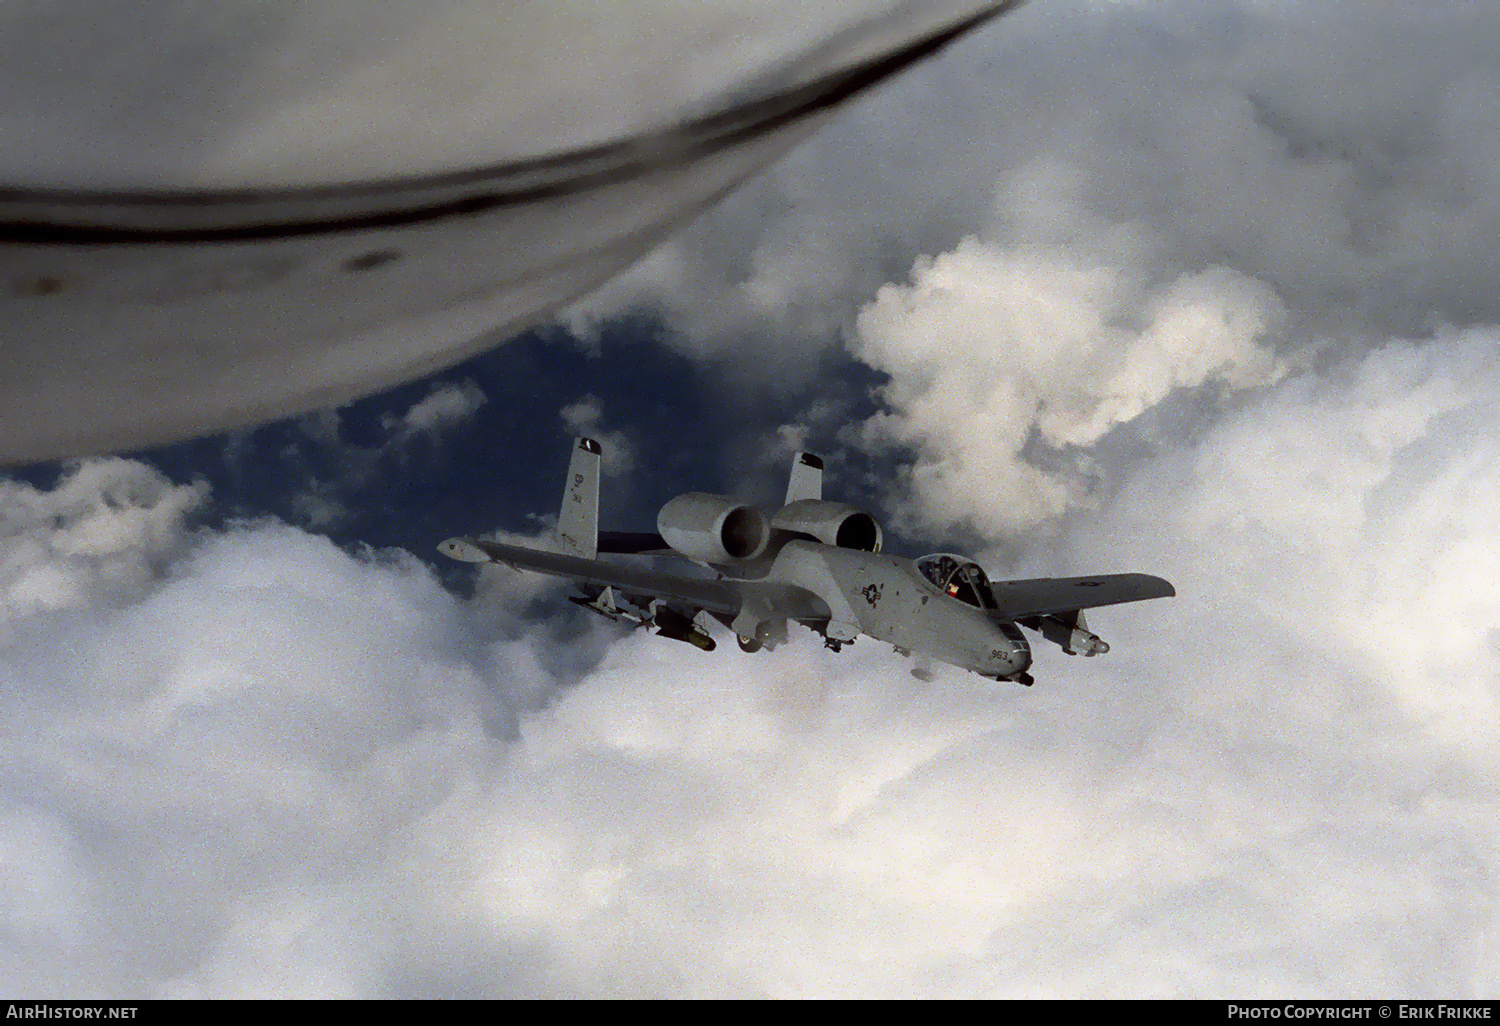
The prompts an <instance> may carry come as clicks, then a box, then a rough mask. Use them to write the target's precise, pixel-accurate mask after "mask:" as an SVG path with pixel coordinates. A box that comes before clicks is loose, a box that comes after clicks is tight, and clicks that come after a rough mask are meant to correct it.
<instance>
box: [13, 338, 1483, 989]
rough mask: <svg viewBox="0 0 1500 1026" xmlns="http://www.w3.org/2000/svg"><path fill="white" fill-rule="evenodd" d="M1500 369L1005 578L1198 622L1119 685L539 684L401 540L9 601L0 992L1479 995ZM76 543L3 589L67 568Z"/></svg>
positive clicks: (1218, 462) (1287, 433) (1308, 428)
mask: <svg viewBox="0 0 1500 1026" xmlns="http://www.w3.org/2000/svg"><path fill="white" fill-rule="evenodd" d="M1497 340H1500V335H1497V332H1496V330H1495V329H1491V328H1485V329H1468V330H1452V331H1444V332H1442V333H1440V334H1439V335H1437V336H1435V337H1434V338H1432V339H1428V340H1421V341H1405V340H1397V341H1393V342H1390V343H1387V344H1385V345H1383V346H1380V347H1376V348H1373V349H1371V351H1370V352H1368V353H1367V354H1364V355H1361V356H1359V357H1354V358H1349V359H1347V360H1344V361H1340V362H1338V363H1337V364H1335V365H1333V366H1330V367H1328V368H1325V369H1324V370H1322V371H1319V372H1313V371H1304V372H1300V373H1297V374H1295V375H1291V376H1289V377H1287V378H1286V379H1285V380H1283V381H1281V382H1279V383H1278V384H1276V385H1274V386H1268V387H1265V388H1263V389H1261V390H1259V391H1257V392H1255V393H1254V394H1253V395H1251V396H1250V397H1249V398H1248V401H1246V402H1244V403H1242V404H1239V405H1237V406H1236V407H1235V408H1234V409H1232V410H1230V411H1227V412H1226V413H1225V414H1224V415H1223V416H1222V417H1221V418H1220V419H1219V421H1218V422H1217V423H1216V424H1215V425H1214V426H1212V427H1211V428H1210V429H1208V430H1207V431H1206V432H1205V433H1204V434H1203V436H1202V437H1200V438H1198V439H1196V440H1194V442H1193V443H1191V444H1187V443H1184V444H1180V445H1177V446H1175V447H1173V448H1172V449H1170V450H1169V451H1165V452H1163V453H1162V454H1160V455H1159V456H1158V457H1157V458H1155V459H1154V460H1152V461H1151V462H1150V464H1149V466H1148V467H1146V468H1145V469H1144V470H1142V471H1141V472H1140V473H1138V474H1136V475H1135V476H1134V477H1133V478H1132V480H1131V481H1130V482H1129V483H1128V484H1127V485H1126V486H1125V487H1123V488H1121V489H1119V490H1118V491H1117V492H1115V493H1113V494H1112V495H1111V496H1110V497H1109V498H1108V502H1107V504H1106V505H1105V506H1104V508H1102V509H1101V510H1099V511H1097V512H1095V513H1094V514H1092V515H1090V516H1089V517H1086V518H1079V519H1078V521H1077V523H1076V524H1075V525H1074V529H1073V530H1072V531H1071V532H1069V533H1068V534H1067V535H1066V536H1059V537H1057V538H1054V539H1053V540H1052V541H1051V542H1049V543H1047V544H1046V545H1036V546H1033V547H1032V549H1031V550H1030V551H1029V553H1028V554H1027V557H1026V559H1027V562H1026V563H1025V565H1024V566H1022V567H1020V568H1019V570H1018V572H1019V573H1031V572H1059V571H1066V570H1071V569H1080V568H1085V567H1086V568H1090V569H1106V570H1108V569H1145V570H1150V571H1153V572H1157V573H1162V574H1163V575H1165V576H1167V577H1169V578H1171V579H1172V580H1174V582H1175V583H1176V584H1177V586H1178V590H1179V597H1178V598H1176V599H1172V600H1165V601H1159V602H1153V603H1148V604H1143V605H1141V606H1136V607H1129V608H1117V609H1113V610H1109V611H1107V612H1103V613H1101V614H1100V615H1098V616H1097V617H1095V619H1094V626H1095V628H1096V629H1097V630H1099V631H1100V633H1102V634H1104V635H1105V636H1106V637H1107V638H1109V640H1111V641H1112V642H1114V645H1115V647H1114V650H1113V651H1112V652H1111V653H1110V654H1108V655H1107V656H1103V657H1100V658H1096V659H1087V660H1086V659H1082V658H1077V659H1069V658H1068V657H1066V656H1064V655H1062V654H1060V653H1057V652H1054V651H1044V652H1042V653H1041V654H1040V658H1039V660H1038V663H1039V665H1038V667H1037V671H1036V672H1037V676H1038V684H1037V686H1036V687H1035V688H1033V689H1023V688H1020V687H997V686H995V685H993V684H990V683H986V682H981V681H979V680H978V679H977V678H973V677H969V676H967V675H964V674H962V673H961V672H959V671H956V670H945V671H941V672H940V673H939V675H938V677H937V679H936V680H935V681H933V682H932V683H930V684H923V683H921V682H919V681H917V680H915V679H914V678H913V677H911V676H910V675H909V674H908V673H907V672H906V661H905V660H903V659H902V658H900V657H898V656H896V655H895V654H893V653H891V652H890V651H889V650H888V649H886V648H884V647H882V646H877V645H875V644H874V643H872V642H869V641H862V642H860V643H858V644H857V645H855V646H854V648H853V649H852V650H848V651H846V652H844V653H842V654H840V655H834V654H833V653H830V652H827V651H825V650H823V649H821V648H820V647H819V646H817V644H816V643H815V642H816V639H813V638H812V637H811V636H809V635H805V634H803V635H799V636H798V637H797V639H796V640H794V643H793V644H791V645H789V646H787V647H785V648H782V649H779V650H777V651H776V652H774V653H769V654H766V653H762V654H760V655H758V656H756V657H748V656H741V655H740V654H738V653H735V652H733V651H732V648H731V649H730V650H729V651H725V650H724V649H723V648H722V647H721V649H720V651H718V652H715V653H702V652H698V651H697V650H695V649H692V648H691V647H689V646H686V645H680V644H676V643H673V642H671V641H668V640H665V639H660V638H655V637H649V636H646V635H644V634H635V635H631V636H629V637H627V638H625V639H623V640H612V639H613V635H608V636H606V637H604V638H603V639H602V642H603V643H599V641H597V640H595V641H590V640H588V639H585V640H584V641H583V642H582V643H581V644H582V646H583V647H587V646H589V645H591V644H592V645H593V646H594V647H593V653H594V661H592V662H587V663H577V662H575V663H574V664H573V665H570V666H567V667H563V668H559V667H558V666H557V665H556V663H555V662H553V663H552V664H551V665H549V658H554V659H555V657H549V655H548V654H547V650H548V649H551V650H554V651H556V650H558V649H560V648H562V647H563V646H560V645H559V640H558V639H557V638H556V637H555V636H554V637H552V638H546V637H545V634H544V633H537V632H535V631H532V632H529V633H523V634H522V635H521V636H519V637H516V638H514V639H512V640H502V641H494V640H492V639H493V634H492V633H490V632H489V631H488V630H487V629H486V628H483V627H481V626H478V625H477V622H478V621H479V620H481V619H482V615H477V614H478V613H479V611H478V610H476V609H474V608H470V607H466V606H465V605H464V604H463V603H461V602H460V601H458V600H456V599H455V598H453V597H452V596H450V595H448V594H447V593H445V592H444V591H443V590H442V589H441V588H440V587H439V586H438V584H437V582H436V581H435V579H434V578H433V577H432V575H431V574H430V572H429V571H428V570H427V569H426V568H425V567H423V566H422V565H421V564H420V563H418V562H417V561H415V560H413V559H411V558H410V557H408V556H405V555H403V554H401V553H389V554H365V555H363V556H350V555H349V554H346V553H344V552H341V551H339V550H338V549H336V548H334V547H333V546H332V545H330V544H329V543H327V542H326V541H324V540H321V539H318V538H315V537H312V536H310V535H307V534H305V533H303V532H302V531H300V530H297V529H294V528H290V527H286V526H281V525H276V524H262V525H258V526H242V527H238V528H233V529H230V530H226V531H223V532H219V533H216V534H208V535H196V536H194V535H189V534H187V533H186V532H185V531H184V529H183V528H181V527H180V526H179V527H176V528H169V529H167V530H166V531H164V532H160V540H158V541H156V542H152V543H151V544H152V545H156V546H158V547H160V546H162V545H166V546H168V548H169V549H170V550H171V551H175V553H176V554H175V555H173V556H171V557H170V558H169V559H168V560H167V561H166V566H165V568H164V571H163V572H162V573H159V574H157V575H155V576H153V577H152V579H151V583H150V584H149V585H146V586H142V587H138V588H136V589H135V590H134V591H132V592H130V593H129V595H128V596H126V597H125V598H123V599H121V598H114V599H111V600H109V601H101V602H99V603H97V604H96V605H95V607H94V608H93V613H94V615H93V616H91V617H89V618H86V619H80V618H78V617H77V615H76V610H68V609H61V608H40V607H28V608H27V609H25V610H21V611H15V610H13V611H12V613H11V614H10V615H11V616H12V620H11V621H10V622H11V625H12V628H14V627H15V625H17V624H22V625H24V626H25V627H26V629H25V630H24V631H20V632H17V631H16V630H14V629H12V631H11V632H10V633H9V634H8V636H7V640H6V642H5V644H4V646H3V647H0V663H3V674H4V678H5V680H6V681H7V688H6V690H5V692H4V700H5V702H6V716H5V717H4V718H3V720H0V723H4V724H5V726H4V727H3V728H0V729H3V732H4V734H5V739H4V740H5V751H6V752H7V753H8V754H7V759H6V761H5V764H4V767H3V770H0V773H3V777H0V780H3V784H4V786H3V789H0V793H4V794H7V795H9V798H8V799H7V801H8V804H7V805H6V806H5V808H4V810H3V812H0V825H3V832H0V859H3V865H4V870H5V871H4V873H0V913H3V918H0V930H3V931H4V933H5V937H6V943H5V944H4V945H0V979H5V980H7V981H8V982H9V984H10V986H11V987H12V988H13V989H25V990H27V991H28V992H42V993H66V994H71V995H80V994H98V995H113V996H122V995H123V996H135V995H139V996H162V995H241V996H262V995H271V994H277V995H328V996H336V995H400V996H414V995H436V994H458V995H581V996H613V995H628V996H661V995H702V996H726V995H770V996H810V995H818V996H824V995H827V996H835V995H855V996H884V995H890V996H938V995H965V996H1080V995H1098V996H1123V995H1136V996H1138V995H1174V996H1222V995H1225V994H1237V995H1245V996H1265V997H1280V996H1287V995H1314V996H1358V995H1367V994H1369V993H1403V994H1410V995H1413V996H1446V997H1479V996H1483V995H1484V994H1485V993H1487V987H1488V981H1490V980H1491V979H1493V975H1494V968H1495V958H1496V953H1495V951H1494V950H1493V948H1492V946H1490V945H1489V943H1488V941H1487V939H1486V938H1487V937H1488V936H1489V935H1490V933H1492V932H1493V917H1494V914H1495V893H1494V879H1495V876H1496V874H1497V868H1500V867H1496V866H1495V864H1494V859H1495V854H1494V853H1495V851H1496V850H1497V848H1500V845H1497V841H1500V821H1497V820H1496V817H1495V815H1494V811H1493V810H1494V808H1495V805H1496V801H1497V799H1500V795H1497V793H1496V785H1495V783H1494V781H1495V780H1496V779H1497V777H1496V774H1495V770H1496V769H1497V767H1496V766H1495V756H1494V752H1495V750H1496V744H1495V743H1496V741H1497V740H1500V736H1497V735H1500V710H1497V695H1496V684H1497V681H1500V662H1497V661H1500V648H1497V645H1496V640H1495V628H1494V625H1495V624H1496V623H1497V622H1500V606H1497V597H1496V593H1495V591H1494V589H1493V588H1491V587H1489V586H1488V578H1489V576H1492V573H1490V572H1489V571H1491V570H1492V569H1493V567H1494V566H1495V565H1496V562H1495V561H1496V559H1497V558H1500V533H1497V527H1496V524H1495V522H1494V519H1493V517H1492V516H1490V515H1489V514H1488V511H1487V509H1486V507H1485V505H1484V504H1483V502H1482V501H1478V498H1479V497H1480V496H1481V495H1483V494H1487V492H1488V491H1492V490H1493V484H1494V481H1495V480H1496V479H1497V478H1500V428H1497V425H1500V418H1496V417H1495V416H1494V412H1495V409H1496V403H1497V402H1500V361H1497V358H1496V355H1495V354H1496V352H1497V351H1500V347H1497V345H1496V343H1497ZM112 465H113V464H104V465H102V466H105V467H109V466H112ZM87 469H88V468H87V467H86V468H85V470H87ZM92 474H93V476H92V477H88V478H86V480H91V481H94V482H95V485H94V487H95V488H96V489H99V490H100V491H103V490H106V489H107V488H108V487H109V482H110V481H111V480H112V478H111V477H110V476H109V475H106V474H103V473H101V472H100V471H98V470H94V471H92ZM157 485H158V487H159V489H160V490H159V491H155V492H153V491H152V490H150V489H137V490H136V492H134V493H132V494H133V496H134V497H133V498H126V499H125V500H124V501H123V502H121V506H122V508H124V509H127V510H128V511H130V512H131V513H132V515H134V516H144V515H145V513H146V512H147V511H149V510H150V509H151V508H153V506H156V505H159V504H160V499H159V497H158V498H152V496H160V495H163V494H167V491H166V489H165V487H164V486H162V485H161V483H160V482H157ZM81 488H82V486H81V485H80V484H79V483H78V482H76V481H75V482H73V483H67V482H64V483H63V485H62V486H61V487H60V488H59V489H58V490H57V492H58V494H54V493H52V492H37V493H35V494H34V495H32V494H31V493H27V495H28V501H29V502H30V503H31V504H32V506H33V507H35V506H38V505H47V506H49V508H52V507H56V508H60V507H61V506H62V505H63V504H64V501H65V500H64V496H71V498H70V499H67V501H69V502H72V503H73V504H74V505H75V506H78V507H79V508H89V506H88V503H84V502H82V491H81ZM69 489H72V491H69ZM69 530H71V526H70V525H69V524H66V523H62V524H54V523H52V522H50V521H49V522H48V524H47V526H46V527H45V528H44V527H42V526H40V525H38V526H35V527H34V528H33V532H34V533H36V535H37V537H38V538H39V539H40V541H41V542H42V544H38V545H34V546H32V547H31V548H29V549H27V550H26V551H27V553H28V554H27V555H24V556H22V557H19V558H22V559H24V560H27V561H28V562H36V563H39V564H45V563H47V562H49V561H50V562H57V561H65V560H67V559H69V558H72V557H71V555H70V554H69V553H68V552H67V547H66V546H65V545H64V544H63V539H64V538H66V537H68V534H67V532H68V531H69ZM108 538H110V539H111V540H110V541H109V542H108V544H105V543H104V542H100V543H99V544H98V545H96V546H95V554H96V556H99V555H103V554H107V553H108V552H127V553H128V552H132V551H134V550H135V549H138V548H141V547H142V545H143V543H142V542H141V540H140V539H141V538H142V533H141V532H133V533H132V532H114V533H109V534H108ZM172 546H177V548H176V549H171V547H172ZM132 558H133V557H132Z"/></svg>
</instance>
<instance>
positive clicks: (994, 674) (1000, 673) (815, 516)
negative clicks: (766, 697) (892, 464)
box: [438, 438, 1176, 685]
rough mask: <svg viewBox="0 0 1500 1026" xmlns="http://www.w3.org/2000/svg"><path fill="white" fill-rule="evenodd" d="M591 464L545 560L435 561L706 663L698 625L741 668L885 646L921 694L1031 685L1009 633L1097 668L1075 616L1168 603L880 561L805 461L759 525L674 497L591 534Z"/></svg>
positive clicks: (734, 507) (579, 450)
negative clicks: (955, 679) (791, 632)
mask: <svg viewBox="0 0 1500 1026" xmlns="http://www.w3.org/2000/svg"><path fill="white" fill-rule="evenodd" d="M599 457H600V448H599V443H598V442H596V441H594V440H593V439H592V438H579V439H577V441H576V445H575V448H574V449H573V458H572V461H571V464H570V466H569V468H568V481H567V486H566V488H565V490H564V493H563V501H562V510H561V512H560V514H559V516H558V522H557V549H558V551H544V550H541V549H535V548H530V547H527V546H521V545H508V544H504V543H501V542H494V541H486V540H481V539H475V538H449V539H448V540H447V541H444V542H443V543H441V544H440V545H439V546H438V551H440V552H442V553H443V554H444V555H446V556H450V557H452V558H453V559H457V560H462V561H465V562H470V563H491V562H492V563H503V564H506V565H508V566H511V567H514V568H516V569H518V570H533V571H538V572H540V573H544V574H551V575H553V576H555V577H564V578H570V579H571V580H572V581H573V582H574V583H575V585H576V586H577V587H578V588H579V589H580V590H581V591H582V593H583V595H582V596H581V597H578V596H575V597H573V601H574V602H577V603H578V604H580V605H583V606H586V607H587V608H589V609H592V610H593V611H595V612H597V613H600V614H601V615H603V616H605V617H608V618H609V619H611V620H615V621H619V622H624V623H629V624H632V625H635V626H639V627H652V628H655V630H656V632H657V633H658V634H661V635H663V636H665V637H668V638H675V639H677V640H679V641H687V642H690V643H691V644H693V645H696V646H697V647H699V648H701V649H704V650H705V651H711V650H712V649H713V648H714V647H715V645H714V640H713V638H712V637H711V636H710V634H709V631H708V628H709V627H710V626H711V620H710V619H709V618H712V619H714V620H718V621H719V622H720V623H722V624H724V625H725V626H727V627H728V628H729V629H730V630H732V631H734V633H735V634H736V635H737V637H738V639H739V644H740V648H741V649H743V650H744V651H746V652H756V651H759V650H761V649H763V648H764V649H771V648H774V647H775V646H776V645H779V644H781V643H783V642H785V641H786V638H787V623H788V622H789V621H793V620H795V621H796V622H798V623H801V624H803V625H804V626H806V627H809V628H811V629H812V630H813V631H814V632H816V633H818V634H820V635H822V636H823V639H824V644H825V645H827V647H829V648H831V649H833V650H835V651H838V650H839V648H841V647H842V646H843V645H846V644H849V643H850V642H852V641H854V640H855V639H856V638H857V637H859V636H860V635H861V634H863V635H867V636H869V637H871V638H875V639H877V640H879V641H884V642H888V643H889V644H891V645H892V646H894V647H895V649H896V651H898V652H900V653H901V654H903V655H910V656H914V657H915V659H916V665H915V667H914V668H913V670H912V672H913V673H914V674H916V675H917V676H918V677H922V678H923V679H926V678H927V677H929V676H930V667H931V661H932V660H941V661H942V662H945V663H951V664H953V665H954V666H961V667H963V668H964V669H966V670H971V671H973V672H974V673H977V674H979V675H980V676H983V677H989V678H991V679H993V680H1000V681H1015V682H1017V683H1020V684H1025V685H1030V684H1031V683H1032V677H1031V674H1030V673H1028V672H1027V671H1028V670H1029V669H1030V667H1031V646H1030V644H1028V642H1027V640H1026V635H1025V633H1024V632H1023V631H1022V629H1021V628H1023V627H1025V628H1028V629H1029V630H1031V631H1033V632H1035V633H1037V634H1040V635H1041V636H1042V637H1043V638H1045V639H1046V640H1048V641H1051V642H1053V643H1055V644H1056V645H1058V646H1059V647H1061V648H1062V650H1063V651H1064V652H1067V653H1068V654H1070V655H1085V656H1093V655H1099V654H1101V653H1103V652H1108V651H1109V646H1108V645H1107V644H1105V643H1104V641H1102V640H1101V639H1100V638H1099V637H1098V636H1097V635H1095V634H1094V633H1092V632H1091V631H1090V630H1089V628H1088V624H1087V623H1086V622H1085V620H1084V612H1083V611H1084V610H1085V609H1093V608H1095V607H1098V606H1109V605H1115V604H1117V603H1121V602H1137V601H1140V600H1142V599H1151V598H1165V597H1168V596H1172V595H1175V594H1176V591H1175V590H1174V589H1173V587H1172V585H1171V584H1169V583H1168V582H1167V581H1164V580H1162V579H1161V578H1160V577H1152V576H1150V575H1149V574H1100V575H1095V576H1090V577H1044V578H1038V579H1034V580H1022V581H991V580H989V578H988V577H987V576H986V574H985V572H984V571H983V570H982V569H980V567H979V565H978V564H977V563H975V562H973V561H972V560H969V559H966V558H965V557H963V556H957V555H952V554H949V553H934V554H932V555H928V556H923V557H922V558H920V559H916V560H911V559H905V558H902V557H900V556H892V555H887V554H885V553H882V552H881V543H882V540H883V532H882V531H881V528H880V524H879V523H878V522H877V521H876V520H875V518H874V517H873V516H871V515H870V514H869V513H868V512H866V511H864V510H862V509H857V508H856V507H854V506H850V505H846V504H845V503H841V502H830V501H828V500H826V499H824V498H823V463H822V460H820V459H819V458H818V457H817V456H814V455H812V454H811V453H798V454H797V455H796V456H795V457H794V458H793V461H792V472H791V477H790V480H789V481H788V482H787V490H786V501H785V502H784V504H783V505H782V507H781V509H780V510H779V511H778V512H777V513H775V514H774V515H773V516H770V517H767V516H766V515H765V514H764V513H762V512H761V511H760V510H758V509H755V508H754V507H752V506H748V505H746V504H744V503H742V502H739V501H738V500H736V499H733V498H730V497H728V496H724V495H709V494H705V493H702V492H689V493H687V494H686V495H679V496H677V497H676V498H675V499H673V500H671V501H670V502H668V503H667V504H666V505H665V506H663V507H662V509H661V512H660V513H659V514H658V515H657V518H656V525H657V531H658V532H659V533H657V534H649V533H622V532H608V531H606V532H602V533H601V532H600V531H599V529H598V517H599ZM601 553H671V554H674V555H676V556H678V557H682V558H684V559H687V560H690V561H691V562H693V563H695V564H698V565H699V566H700V567H705V568H707V569H708V570H710V571H714V572H715V573H716V575H717V576H715V577H708V576H706V575H700V576H688V575H683V574H676V573H667V572H663V571H661V570H660V569H657V568H654V567H645V566H635V565H626V564H624V563H620V562H611V561H605V560H601V559H599V558H598V557H599V555H600V554H601ZM700 574H702V572H701V571H700Z"/></svg>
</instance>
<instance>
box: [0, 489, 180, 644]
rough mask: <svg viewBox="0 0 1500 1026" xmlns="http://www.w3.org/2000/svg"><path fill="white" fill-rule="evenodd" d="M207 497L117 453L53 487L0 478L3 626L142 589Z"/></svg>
mask: <svg viewBox="0 0 1500 1026" xmlns="http://www.w3.org/2000/svg"><path fill="white" fill-rule="evenodd" d="M207 495H208V488H207V485H205V484H203V483H201V482H200V483H197V484H192V485H180V486H174V485H173V484H172V483H171V482H170V481H168V480H167V479H166V478H164V477H163V476H162V475H161V474H160V473H158V472H157V471H155V470H153V469H151V468H150V467H147V466H146V465H145V464H142V463H137V462H135V461H133V460H124V459H112V460H95V461H91V462H86V463H80V464H76V465H74V466H72V467H71V468H70V469H68V470H67V471H66V472H65V473H64V475H63V477H62V478H61V480H59V482H58V484H57V486H56V487H55V488H53V489H52V490H50V491H42V490H38V489H36V488H34V487H32V486H31V485H28V484H25V483H24V482H20V481H14V480H9V479H3V478H0V523H3V524H4V533H3V534H0V625H4V624H7V623H11V622H14V621H15V620H17V619H19V618H22V617H25V616H26V615H28V614H30V613H33V612H37V611H40V610H56V609H81V608H88V607H91V606H95V605H101V606H109V605H114V604H117V603H122V602H127V601H130V600H131V599H133V598H135V597H137V596H139V595H140V594H141V593H142V592H144V591H145V590H147V589H149V588H150V587H151V585H152V584H153V582H154V581H155V580H156V579H157V577H158V576H159V575H160V573H161V572H162V570H163V568H164V567H165V565H166V563H167V561H168V560H169V559H170V558H171V557H172V556H174V555H175V554H177V553H178V552H179V551H180V550H181V547H182V530H183V524H184V521H185V518H186V517H187V516H188V515H189V514H191V513H192V512H193V511H194V510H195V509H196V508H197V507H198V506H200V505H201V504H202V503H203V501H204V500H205V499H206V498H207Z"/></svg>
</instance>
